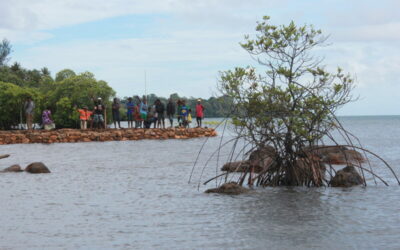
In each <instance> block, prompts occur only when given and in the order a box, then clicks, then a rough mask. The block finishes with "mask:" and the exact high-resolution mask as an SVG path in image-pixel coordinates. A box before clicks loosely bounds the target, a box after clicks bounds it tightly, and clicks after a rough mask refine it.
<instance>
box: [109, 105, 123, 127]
mask: <svg viewBox="0 0 400 250" xmlns="http://www.w3.org/2000/svg"><path fill="white" fill-rule="evenodd" d="M120 107H121V105H120V104H119V100H118V98H114V101H113V104H112V107H111V108H112V117H113V121H114V127H115V128H117V123H118V128H121V118H120V115H119V108H120Z"/></svg>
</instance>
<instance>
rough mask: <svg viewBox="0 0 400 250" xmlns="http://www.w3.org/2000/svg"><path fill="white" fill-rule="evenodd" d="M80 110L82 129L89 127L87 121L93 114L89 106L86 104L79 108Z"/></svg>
mask: <svg viewBox="0 0 400 250" xmlns="http://www.w3.org/2000/svg"><path fill="white" fill-rule="evenodd" d="M78 112H79V120H80V123H81V124H80V125H81V129H87V123H88V121H89V120H90V117H91V116H92V112H91V111H89V110H88V107H87V106H84V107H83V109H78Z"/></svg>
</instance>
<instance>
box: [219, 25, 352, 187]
mask: <svg viewBox="0 0 400 250" xmlns="http://www.w3.org/2000/svg"><path fill="white" fill-rule="evenodd" d="M256 31H257V35H256V36H255V38H254V39H252V38H250V37H249V36H246V37H245V42H244V43H242V44H241V46H242V48H244V49H245V50H246V51H247V52H248V53H249V54H250V55H252V56H253V57H254V58H255V59H256V60H257V62H258V63H259V64H260V66H259V67H261V68H263V69H262V73H257V70H256V68H254V67H247V68H240V67H237V68H235V69H234V70H229V71H225V72H222V73H221V78H220V89H221V92H222V94H223V95H225V96H229V97H230V98H232V100H233V102H232V104H233V105H232V120H233V123H234V125H236V128H237V132H238V137H241V138H243V137H244V138H246V139H247V140H248V141H250V142H251V143H252V144H253V145H255V149H256V148H257V149H260V150H262V149H264V148H273V151H275V153H274V154H273V161H271V163H270V166H269V167H267V168H266V169H267V170H266V171H265V172H263V174H262V175H260V176H259V177H258V180H259V181H260V182H259V183H261V184H262V185H315V186H320V185H323V183H325V182H324V177H323V174H321V173H322V172H323V171H324V169H321V164H319V163H318V162H317V161H316V160H315V159H312V158H311V157H310V155H307V154H306V153H304V152H305V149H306V148H307V147H308V148H309V147H313V146H315V145H318V144H323V142H322V137H324V136H329V135H330V134H329V133H330V131H331V130H332V129H333V128H334V126H335V124H337V123H338V121H337V119H336V116H335V111H336V110H337V109H338V108H340V107H341V106H342V105H344V104H346V103H348V102H349V101H351V95H350V92H351V90H352V86H353V80H352V78H351V77H350V76H349V75H348V74H344V73H343V72H342V70H341V69H340V68H338V69H337V70H336V71H335V72H333V73H330V72H328V71H327V70H326V69H325V67H324V66H323V65H322V64H321V62H322V59H321V58H317V57H315V56H313V55H312V54H311V51H312V50H313V49H315V48H316V47H318V46H323V45H324V43H325V41H326V37H325V36H323V35H322V33H321V31H320V30H316V29H314V28H313V27H312V26H309V25H304V26H297V25H295V24H294V22H291V23H290V24H289V25H280V26H275V25H271V24H269V17H264V19H263V21H262V22H259V23H258V25H257V27H256ZM265 157H266V156H265ZM309 157H310V158H309ZM301 162H306V164H301ZM303 165H306V166H303ZM243 178H244V177H243ZM261 180H262V181H261ZM240 182H243V179H242V180H241V181H240ZM250 182H252V181H251V180H250Z"/></svg>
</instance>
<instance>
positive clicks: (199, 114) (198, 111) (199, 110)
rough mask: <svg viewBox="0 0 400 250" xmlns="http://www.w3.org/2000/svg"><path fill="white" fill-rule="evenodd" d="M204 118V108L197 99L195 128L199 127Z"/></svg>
mask: <svg viewBox="0 0 400 250" xmlns="http://www.w3.org/2000/svg"><path fill="white" fill-rule="evenodd" d="M203 118H204V106H203V104H201V99H197V104H196V122H197V127H198V128H200V127H201V125H202V124H201V123H202V122H201V121H202V120H203Z"/></svg>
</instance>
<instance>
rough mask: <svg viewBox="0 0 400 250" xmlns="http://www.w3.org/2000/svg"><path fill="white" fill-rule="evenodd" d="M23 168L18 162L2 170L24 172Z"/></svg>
mask: <svg viewBox="0 0 400 250" xmlns="http://www.w3.org/2000/svg"><path fill="white" fill-rule="evenodd" d="M22 171H23V170H22V168H21V166H20V165H18V164H14V165H12V166H10V167H8V168H5V169H4V170H3V171H2V172H22Z"/></svg>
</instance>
